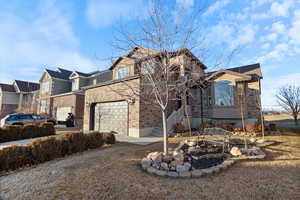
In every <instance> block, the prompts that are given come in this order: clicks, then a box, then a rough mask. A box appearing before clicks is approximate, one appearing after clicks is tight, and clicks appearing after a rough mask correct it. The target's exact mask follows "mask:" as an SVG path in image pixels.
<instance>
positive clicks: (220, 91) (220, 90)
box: [214, 80, 234, 106]
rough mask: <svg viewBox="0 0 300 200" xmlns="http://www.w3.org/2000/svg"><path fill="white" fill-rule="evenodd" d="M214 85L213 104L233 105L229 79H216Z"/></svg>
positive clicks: (231, 87)
mask: <svg viewBox="0 0 300 200" xmlns="http://www.w3.org/2000/svg"><path fill="white" fill-rule="evenodd" d="M214 86H215V105H218V106H233V105H234V95H233V85H232V82H231V81H228V80H226V81H218V82H215V83H214Z"/></svg>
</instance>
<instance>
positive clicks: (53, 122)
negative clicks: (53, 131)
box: [48, 121, 56, 126]
mask: <svg viewBox="0 0 300 200" xmlns="http://www.w3.org/2000/svg"><path fill="white" fill-rule="evenodd" d="M48 122H49V123H52V124H53V126H55V125H56V123H55V121H48Z"/></svg>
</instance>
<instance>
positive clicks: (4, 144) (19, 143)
mask: <svg viewBox="0 0 300 200" xmlns="http://www.w3.org/2000/svg"><path fill="white" fill-rule="evenodd" d="M60 136H61V135H51V136H45V137H37V138H30V139H25V140H16V141H11V142H4V143H0V150H1V149H3V148H5V147H9V146H12V145H27V144H29V143H30V142H32V141H34V140H38V139H41V138H46V137H60Z"/></svg>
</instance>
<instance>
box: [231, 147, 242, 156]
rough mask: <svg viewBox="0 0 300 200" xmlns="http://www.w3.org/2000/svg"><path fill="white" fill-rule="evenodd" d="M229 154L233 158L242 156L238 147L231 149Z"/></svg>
mask: <svg viewBox="0 0 300 200" xmlns="http://www.w3.org/2000/svg"><path fill="white" fill-rule="evenodd" d="M230 154H231V155H233V156H240V155H242V152H241V150H240V149H239V148H238V147H232V148H231V150H230Z"/></svg>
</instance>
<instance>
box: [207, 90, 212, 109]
mask: <svg viewBox="0 0 300 200" xmlns="http://www.w3.org/2000/svg"><path fill="white" fill-rule="evenodd" d="M206 92H207V102H206V103H207V105H209V106H211V105H212V97H211V93H212V92H211V87H209V88H207V91H206Z"/></svg>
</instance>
